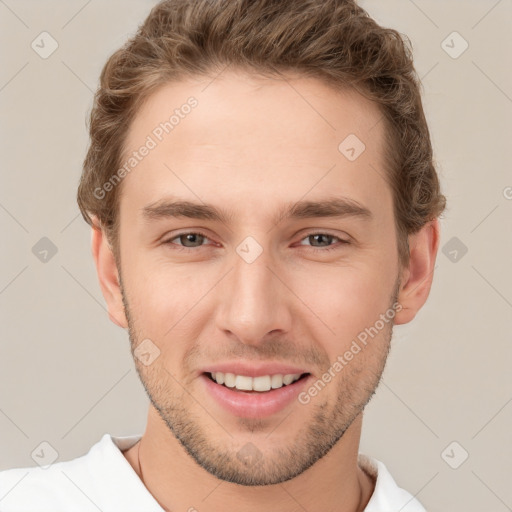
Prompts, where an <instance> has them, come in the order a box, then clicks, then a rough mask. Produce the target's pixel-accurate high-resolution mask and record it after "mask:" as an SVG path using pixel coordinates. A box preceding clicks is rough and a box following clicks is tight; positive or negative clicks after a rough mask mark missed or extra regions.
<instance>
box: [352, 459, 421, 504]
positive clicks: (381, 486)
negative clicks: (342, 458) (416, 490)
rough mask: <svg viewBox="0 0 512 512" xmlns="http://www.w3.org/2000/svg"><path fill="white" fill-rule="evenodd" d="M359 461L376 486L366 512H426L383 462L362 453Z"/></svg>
mask: <svg viewBox="0 0 512 512" xmlns="http://www.w3.org/2000/svg"><path fill="white" fill-rule="evenodd" d="M358 463H359V467H361V469H362V470H363V471H364V472H365V473H366V474H367V475H369V476H370V477H371V478H372V479H373V480H374V481H375V488H374V491H373V494H372V496H371V498H370V501H369V502H368V504H367V505H366V508H365V509H364V511H365V512H394V511H395V510H400V511H401V512H426V510H425V508H424V507H423V505H422V504H421V503H420V502H419V501H418V500H417V499H416V498H415V497H414V496H413V495H412V494H410V493H409V492H408V491H406V490H405V489H402V488H401V487H400V486H399V485H398V484H397V483H396V482H395V479H394V478H393V477H392V476H391V473H390V472H389V470H388V469H387V467H386V465H385V464H384V463H383V462H381V461H379V460H377V459H374V458H373V457H369V456H367V455H364V454H362V453H360V454H359V458H358Z"/></svg>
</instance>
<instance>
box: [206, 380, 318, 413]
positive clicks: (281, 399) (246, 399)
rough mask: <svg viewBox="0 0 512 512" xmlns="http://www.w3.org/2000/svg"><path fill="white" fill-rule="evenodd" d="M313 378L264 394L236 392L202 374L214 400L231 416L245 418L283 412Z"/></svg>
mask: <svg viewBox="0 0 512 512" xmlns="http://www.w3.org/2000/svg"><path fill="white" fill-rule="evenodd" d="M311 377H312V375H311V374H309V375H307V376H306V377H303V378H302V379H299V380H297V381H295V382H293V383H292V384H288V386H283V387H282V388H278V389H271V390H270V391H266V392H262V393H259V392H253V393H245V392H244V391H235V390H234V389H235V388H228V387H226V386H223V385H222V384H217V383H216V382H214V381H213V380H212V379H210V377H207V376H206V375H205V374H202V375H201V376H200V379H201V380H202V381H203V382H204V385H205V386H206V389H207V390H208V392H209V393H210V394H211V396H212V397H213V398H214V400H215V401H216V402H217V403H218V404H219V405H221V406H222V407H223V408H224V409H226V410H227V411H229V412H230V413H231V414H234V415H235V416H240V417H243V418H262V417H266V416H270V415H272V414H275V413H276V412H279V411H281V410H282V409H284V408H285V407H286V406H287V405H289V404H290V403H291V402H293V401H294V400H295V399H297V396H298V395H299V393H300V392H301V390H302V389H303V388H304V387H305V386H306V384H307V383H308V382H309V380H310V378H311Z"/></svg>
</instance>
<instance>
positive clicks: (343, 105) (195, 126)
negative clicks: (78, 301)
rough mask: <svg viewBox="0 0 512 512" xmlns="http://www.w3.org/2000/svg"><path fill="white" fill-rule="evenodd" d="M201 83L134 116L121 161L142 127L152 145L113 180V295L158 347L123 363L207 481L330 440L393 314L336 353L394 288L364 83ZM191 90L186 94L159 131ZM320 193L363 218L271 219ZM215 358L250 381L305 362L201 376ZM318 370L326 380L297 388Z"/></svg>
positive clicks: (379, 351)
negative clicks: (170, 124) (206, 211)
mask: <svg viewBox="0 0 512 512" xmlns="http://www.w3.org/2000/svg"><path fill="white" fill-rule="evenodd" d="M209 82H210V80H205V81H199V80H197V81H186V82H185V81H183V82H179V83H175V84H169V85H166V86H165V87H163V88H161V89H160V90H158V91H157V92H156V93H155V94H153V95H152V96H151V97H150V98H149V101H147V102H146V103H145V104H144V105H143V106H142V108H141V109H140V111H139V112H138V114H137V117H136V118H135V120H134V122H133V124H132V126H131V129H130V133H129V137H128V140H127V146H126V147H127V152H126V156H127V157H128V156H129V155H130V154H131V152H132V151H134V150H138V148H140V147H141V146H142V145H143V144H145V143H147V141H148V136H150V137H151V139H152V140H154V141H155V142H156V145H155V147H152V148H151V150H150V151H149V152H148V155H147V156H145V157H144V158H143V159H142V160H141V161H140V162H139V163H138V164H137V166H136V168H135V169H133V170H132V171H131V172H130V174H129V175H127V176H126V177H125V179H124V181H123V183H122V195H121V199H120V210H119V211H120V219H121V220H120V256H121V264H120V269H119V270H120V274H121V278H122V289H123V300H124V304H125V310H126V316H127V321H128V325H129V328H130V340H131V343H132V350H134V349H135V348H136V347H137V346H138V344H139V343H141V342H142V341H143V340H148V339H149V340H151V341H150V342H149V343H150V344H149V345H148V346H149V347H152V348H153V349H154V347H155V346H156V347H157V348H158V350H159V351H160V354H159V356H158V357H157V358H156V359H154V360H153V361H152V362H151V364H149V365H145V364H143V363H142V362H141V361H139V359H138V358H135V362H136V366H137V370H138V372H139V375H140V378H141V380H142V382H143V384H144V386H145V388H146V391H147V393H148V395H149V397H150V399H151V403H152V406H153V407H154V408H155V410H157V411H158V414H159V415H160V417H161V419H162V420H163V421H164V422H165V423H163V424H165V425H166V427H165V428H166V429H167V427H168V428H169V429H170V430H172V432H173V433H174V435H175V436H176V437H177V438H178V439H179V441H180V442H181V444H182V445H183V446H184V447H185V449H186V450H187V452H188V453H189V454H190V455H191V456H192V457H193V458H194V459H195V460H196V461H197V462H198V463H199V464H200V465H201V466H202V467H203V468H205V469H206V470H207V471H209V472H210V473H211V474H213V475H215V476H217V477H218V478H221V479H224V480H228V481H233V482H237V483H240V484H244V485H261V484H274V483H278V482H282V481H285V480H288V479H290V478H292V477H294V476H296V475H298V474H300V473H302V472H303V471H304V470H305V469H307V468H308V467H310V466H311V465H312V464H314V463H315V462H316V461H317V460H318V459H319V458H321V457H322V456H323V455H325V454H326V453H327V452H328V451H329V450H330V449H331V448H332V447H333V446H334V444H335V443H336V442H337V441H338V440H339V439H340V438H341V436H342V435H343V433H344V432H345V431H346V429H347V428H348V427H349V426H350V425H351V424H352V422H353V421H354V420H355V419H356V418H358V417H359V415H360V413H361V412H362V410H363V408H364V406H365V405H366V403H367V402H368V401H369V399H370V397H371V396H372V394H373V393H374V391H375V388H376V387H377V385H378V382H379V378H380V376H381V373H382V371H383V368H384V365H385V360H386V356H387V353H388V349H389V343H390V339H391V333H392V321H387V322H385V323H384V327H381V328H380V330H379V329H377V330H378V333H377V334H373V336H371V337H370V336H367V343H366V345H364V344H363V343H361V342H360V341H359V342H358V346H359V347H360V348H361V350H360V351H358V352H357V353H354V352H355V350H353V353H354V355H353V358H351V359H350V360H347V358H346V357H344V354H345V353H346V352H347V351H349V350H350V348H351V346H352V347H353V346H354V345H353V342H354V340H357V339H358V335H360V333H361V332H363V331H365V329H369V328H370V327H372V326H375V325H376V322H377V321H378V320H379V318H381V317H380V315H381V314H383V313H385V312H386V311H389V310H390V308H392V307H393V303H394V302H395V301H396V297H397V292H398V287H399V277H400V276H399V271H400V269H399V266H398V254H397V248H396V232H395V228H394V218H393V205H392V194H391V191H390V189H389V187H388V185H387V184H386V182H385V181H384V179H383V176H384V169H383V151H384V146H383V131H382V130H383V123H379V120H380V117H381V116H380V114H379V111H378V110H377V108H376V107H375V106H373V105H372V104H370V103H369V102H367V101H366V100H364V99H363V98H362V97H360V96H358V95H356V94H355V93H348V92H334V91H333V90H331V89H330V88H328V87H327V86H325V85H323V84H322V83H320V82H319V81H316V80H312V79H305V78H299V79H294V80H290V81H289V83H287V82H286V81H281V80H265V79H256V78H254V77H252V78H251V77H249V76H248V75H244V74H235V73H233V72H225V73H223V74H222V75H221V76H219V77H218V78H217V79H215V80H214V81H213V82H211V83H209ZM208 84H209V85H208ZM191 96H193V97H194V98H195V99H196V100H197V106H195V107H194V108H191V109H183V110H182V111H181V112H182V113H183V112H184V111H185V110H186V111H187V112H189V113H188V114H186V115H182V116H179V117H180V120H179V122H178V123H177V124H176V126H175V127H174V128H173V129H172V131H171V130H169V133H165V132H163V133H162V132H161V130H160V131H158V130H157V131H156V132H155V128H156V127H158V126H159V125H160V123H162V122H165V121H166V120H168V119H169V117H170V116H171V115H172V114H173V111H174V110H175V109H180V107H181V106H182V105H183V104H185V103H186V102H187V98H189V97H191ZM155 133H157V134H159V135H160V138H161V140H158V137H157V136H156V135H155ZM349 136H350V138H349V139H347V142H346V143H345V145H342V148H341V151H340V149H339V148H338V147H339V145H340V143H341V142H342V141H344V140H345V139H346V138H347V137H349ZM354 136H356V137H357V138H358V139H359V140H360V141H362V142H363V143H364V145H365V149H364V151H363V152H362V153H361V148H362V146H361V145H360V143H359V142H357V139H355V138H354ZM149 145H150V146H152V144H151V143H150V144H149ZM351 148H354V150H353V151H352V150H351ZM359 153H360V154H359ZM347 156H348V157H350V158H348V157H347ZM354 156H356V158H355V159H354ZM333 199H343V200H347V201H352V204H357V205H359V206H360V207H362V208H366V209H367V210H369V212H370V215H363V214H352V215H350V214H346V215H341V216H327V215H322V216H318V212H317V214H316V215H314V214H313V213H312V212H313V210H314V209H313V208H309V209H308V208H303V209H302V215H290V216H286V215H284V212H286V210H287V209H288V208H289V207H290V206H293V205H296V204H297V203H299V202H304V201H310V202H318V203H323V204H325V203H326V202H327V201H330V200H333ZM173 201H188V202H191V203H196V204H198V205H200V206H205V205H211V206H213V207H214V208H216V209H218V210H220V211H222V212H224V211H225V212H226V213H228V214H231V215H230V216H229V217H227V218H225V219H223V220H222V221H221V220H218V219H215V218H213V217H211V218H189V217H187V216H178V217H175V216H172V215H168V214H169V213H171V208H169V207H167V206H165V203H166V202H169V203H170V202H173ZM187 233H188V234H189V235H188V236H186V234H187ZM191 233H192V234H191ZM193 233H199V234H196V235H193ZM344 242H348V243H344ZM378 325H379V326H382V322H381V323H379V324H378ZM374 329H375V328H374ZM367 332H368V331H367ZM373 332H375V330H374V331H373ZM359 339H361V338H359ZM145 343H146V344H147V343H148V342H147V341H146V342H145ZM150 352H151V351H150ZM339 357H341V358H343V361H344V364H343V365H342V369H341V370H339V366H336V365H335V366H333V364H334V363H335V362H336V361H340V359H339ZM272 364H273V365H274V367H273V368H271V367H270V365H272ZM278 364H280V365H284V366H287V367H290V368H288V369H287V368H279V367H278V366H276V365H278ZM219 365H222V366H220V368H222V369H223V373H234V374H239V375H245V376H251V375H256V376H260V377H263V378H262V379H259V381H258V384H261V385H263V386H265V385H267V384H266V383H268V380H269V379H267V378H266V377H265V376H270V377H272V375H275V374H293V373H296V372H295V371H296V370H297V373H298V374H301V375H302V374H307V375H306V376H304V377H302V378H301V379H300V380H298V381H296V382H295V383H293V384H291V385H290V388H289V389H287V388H286V387H284V388H281V389H277V388H276V389H274V390H270V391H263V392H260V391H253V392H251V393H248V392H246V391H242V390H240V391H237V390H234V389H233V388H228V387H226V386H225V385H222V384H217V383H215V382H213V381H212V380H211V378H210V376H209V374H210V372H212V371H215V370H216V369H217V370H218V369H219ZM334 368H338V370H337V371H336V370H335V369H334ZM229 370H232V372H230V371H229ZM251 370H253V371H254V372H253V373H251ZM329 370H330V372H331V377H332V379H330V382H327V383H325V381H323V382H324V385H321V386H318V384H317V388H318V389H319V390H318V389H317V393H316V394H315V393H314V392H312V393H309V392H308V390H309V389H310V388H311V386H314V384H315V382H317V381H319V380H322V375H324V374H325V372H329ZM225 378H226V380H227V379H228V378H227V377H225ZM276 379H277V380H276ZM273 380H274V382H276V383H277V384H276V385H278V384H279V378H276V377H274V379H272V378H270V382H271V383H272V381H273ZM238 382H239V383H243V382H245V383H247V382H252V381H250V380H249V381H247V379H239V381H238ZM300 393H301V395H300V396H301V397H302V399H301V400H299V394H300ZM288 395H290V396H288ZM258 404H259V405H258ZM167 432H169V431H167Z"/></svg>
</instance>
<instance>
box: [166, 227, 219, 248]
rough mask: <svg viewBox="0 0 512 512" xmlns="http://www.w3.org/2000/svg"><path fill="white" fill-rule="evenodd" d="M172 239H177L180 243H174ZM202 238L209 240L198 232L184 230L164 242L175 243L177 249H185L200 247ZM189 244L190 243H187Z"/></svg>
mask: <svg viewBox="0 0 512 512" xmlns="http://www.w3.org/2000/svg"><path fill="white" fill-rule="evenodd" d="M173 240H179V242H180V243H178V244H177V243H174V242H173ZM204 240H209V238H208V237H207V236H206V235H205V234H204V233H200V232H195V231H194V232H186V233H180V234H178V235H176V236H174V237H173V238H170V239H169V240H166V241H165V242H164V244H169V245H175V246H177V247H176V248H177V249H178V250H185V251H186V250H187V249H194V248H196V247H201V245H203V244H202V242H203V241H204ZM189 244H190V245H189Z"/></svg>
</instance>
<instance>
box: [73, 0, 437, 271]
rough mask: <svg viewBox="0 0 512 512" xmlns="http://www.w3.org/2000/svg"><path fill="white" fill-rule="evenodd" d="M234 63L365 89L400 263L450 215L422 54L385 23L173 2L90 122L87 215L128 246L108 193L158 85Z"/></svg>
mask: <svg viewBox="0 0 512 512" xmlns="http://www.w3.org/2000/svg"><path fill="white" fill-rule="evenodd" d="M227 65H231V66H234V67H235V68H238V69H244V70H247V71H249V72H252V73H256V74H259V75H262V76H276V74H278V75H279V74H281V73H282V72H287V71H288V72H290V71H292V72H295V73H299V74H302V75H304V76H308V77H314V78H318V79H320V80H323V81H324V82H325V83H327V84H329V85H331V86H333V87H334V88H336V89H340V88H347V87H350V88H354V89H356V90H357V91H358V92H359V93H360V94H362V95H364V96H365V97H366V98H369V99H370V100H372V101H374V102H375V103H376V104H377V105H378V106H379V108H380V112H381V113H382V119H383V122H384V128H385V130H384V131H385V137H386V154H385V155H384V157H385V162H386V169H385V177H386V180H387V182H388V184H389V186H390V188H391V190H392V192H393V198H394V216H395V226H396V230H397V243H398V254H399V259H400V263H401V264H402V265H404V266H408V264H409V246H408V235H409V234H413V233H415V232H417V231H418V230H419V229H420V228H421V227H423V226H424V225H425V224H426V223H427V222H428V221H430V220H433V219H435V218H436V217H438V216H439V215H441V213H442V212H443V210H444V208H445V206H446V198H445V196H444V195H442V194H441V191H440V184H439V180H438V176H437V173H436V169H435V166H434V162H433V156H432V146H431V141H430V134H429V130H428V126H427V122H426V119H425V115H424V112H423V107H422V102H421V92H420V87H421V82H420V80H419V78H418V77H417V75H416V72H415V69H414V66H413V59H412V45H411V43H410V41H409V39H408V38H407V37H406V36H402V35H401V34H400V33H399V32H397V31H396V30H393V29H390V28H384V27H381V26H380V25H378V24H377V23H376V22H375V21H374V20H373V19H372V18H371V17H370V16H369V15H368V13H367V12H366V11H365V10H364V9H362V8H361V7H359V6H358V5H357V4H356V2H355V0H302V1H298V2H287V1H283V0H168V1H163V2H160V3H158V4H157V5H156V6H155V7H154V8H153V9H152V10H151V12H150V14H149V16H148V17H147V18H146V20H145V21H144V23H143V24H142V25H141V26H140V27H139V29H138V30H137V32H136V34H135V35H134V36H133V37H131V38H130V39H129V40H128V41H127V42H126V44H125V45H124V46H123V47H122V48H120V49H119V50H117V51H116V52H115V53H114V54H113V55H112V56H111V57H110V58H109V59H108V61H107V62H106V64H105V66H104V68H103V70H102V72H101V77H100V85H99V87H98V89H97V91H96V94H95V97H94V105H93V108H92V111H91V115H90V123H89V131H90V146H89V149H88V152H87V155H86V157H85V160H84V165H83V172H82V176H81V179H80V184H79V187H78V205H79V207H80V211H81V212H82V215H83V217H84V219H85V220H86V221H87V222H88V223H89V224H90V225H93V221H92V219H91V216H96V217H97V218H98V220H99V222H100V225H101V227H102V228H103V229H105V231H106V233H107V236H108V238H109V241H110V242H111V243H112V244H113V246H114V249H115V250H117V248H118V228H119V219H118V202H119V194H120V189H121V186H116V187H113V188H112V190H111V191H109V193H108V194H105V197H101V198H98V194H96V193H95V190H98V189H100V188H101V187H102V186H103V184H105V183H106V182H107V181H108V180H109V178H111V177H112V176H113V174H114V173H115V171H116V170H117V169H118V168H119V167H120V166H121V165H122V164H121V158H122V155H123V152H124V144H125V142H126V137H127V132H128V129H129V126H130V124H131V122H132V121H133V119H134V117H135V115H136V113H137V110H138V108H139V107H140V105H141V104H142V102H143V101H144V100H145V99H146V98H147V97H148V96H149V95H150V94H151V93H152V92H153V91H155V90H156V88H157V87H159V86H161V85H163V84H165V83H168V82H171V81H178V80H180V79H182V78H185V77H187V76H201V75H204V76H212V77H213V76H215V74H217V73H219V71H221V70H222V69H223V68H225V67H226V66H227Z"/></svg>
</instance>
